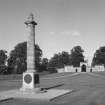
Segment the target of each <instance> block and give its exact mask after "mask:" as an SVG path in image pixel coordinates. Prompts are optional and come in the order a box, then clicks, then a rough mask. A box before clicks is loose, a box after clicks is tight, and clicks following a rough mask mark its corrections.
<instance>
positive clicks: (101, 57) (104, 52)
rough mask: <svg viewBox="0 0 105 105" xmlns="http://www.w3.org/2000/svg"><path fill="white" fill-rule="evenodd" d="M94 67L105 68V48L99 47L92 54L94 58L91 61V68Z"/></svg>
mask: <svg viewBox="0 0 105 105" xmlns="http://www.w3.org/2000/svg"><path fill="white" fill-rule="evenodd" d="M95 65H104V66H105V46H102V47H100V48H99V49H98V50H96V52H95V53H94V57H93V60H92V66H95Z"/></svg>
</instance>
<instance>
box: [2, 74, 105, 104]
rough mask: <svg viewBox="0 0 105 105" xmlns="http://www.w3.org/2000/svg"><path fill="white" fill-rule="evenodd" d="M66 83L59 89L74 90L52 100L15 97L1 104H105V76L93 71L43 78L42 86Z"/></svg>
mask: <svg viewBox="0 0 105 105" xmlns="http://www.w3.org/2000/svg"><path fill="white" fill-rule="evenodd" d="M60 83H64V85H63V86H61V87H57V88H59V89H72V90H73V92H72V93H70V94H66V95H64V96H61V97H58V98H56V99H54V100H52V101H50V102H45V101H44V102H41V101H36V100H26V99H24V100H23V99H22V100H19V99H15V100H10V101H8V102H2V103H0V105H105V77H102V76H97V75H95V74H93V73H92V74H91V73H80V74H78V75H74V76H69V75H67V77H66V75H65V76H61V78H60V76H59V78H52V79H49V78H48V79H43V78H42V79H41V86H45V87H49V86H53V85H54V84H60Z"/></svg>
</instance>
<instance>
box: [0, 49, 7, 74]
mask: <svg viewBox="0 0 105 105" xmlns="http://www.w3.org/2000/svg"><path fill="white" fill-rule="evenodd" d="M6 53H7V51H6V50H0V74H1V73H5V72H6V70H7V66H6V60H7V55H6Z"/></svg>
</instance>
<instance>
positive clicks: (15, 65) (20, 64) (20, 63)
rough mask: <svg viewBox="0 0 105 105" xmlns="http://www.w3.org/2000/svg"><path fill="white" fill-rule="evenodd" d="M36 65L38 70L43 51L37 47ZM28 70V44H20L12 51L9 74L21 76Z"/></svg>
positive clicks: (9, 60)
mask: <svg viewBox="0 0 105 105" xmlns="http://www.w3.org/2000/svg"><path fill="white" fill-rule="evenodd" d="M35 52H36V53H35V63H36V69H37V70H38V68H39V65H40V60H41V56H42V50H41V49H40V48H39V46H38V45H35ZM26 69H27V42H23V43H19V44H17V45H16V46H15V48H14V50H12V51H11V53H10V56H9V59H8V73H18V74H21V73H23V72H24V71H26Z"/></svg>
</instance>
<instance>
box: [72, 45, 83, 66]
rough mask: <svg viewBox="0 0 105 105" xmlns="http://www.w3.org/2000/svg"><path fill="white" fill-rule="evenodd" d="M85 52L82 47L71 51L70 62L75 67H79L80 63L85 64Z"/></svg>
mask: <svg viewBox="0 0 105 105" xmlns="http://www.w3.org/2000/svg"><path fill="white" fill-rule="evenodd" d="M83 52H84V50H83V49H82V48H81V46H75V47H74V48H73V49H72V50H71V55H70V60H71V64H72V65H73V66H74V67H79V66H80V62H84V56H83Z"/></svg>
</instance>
